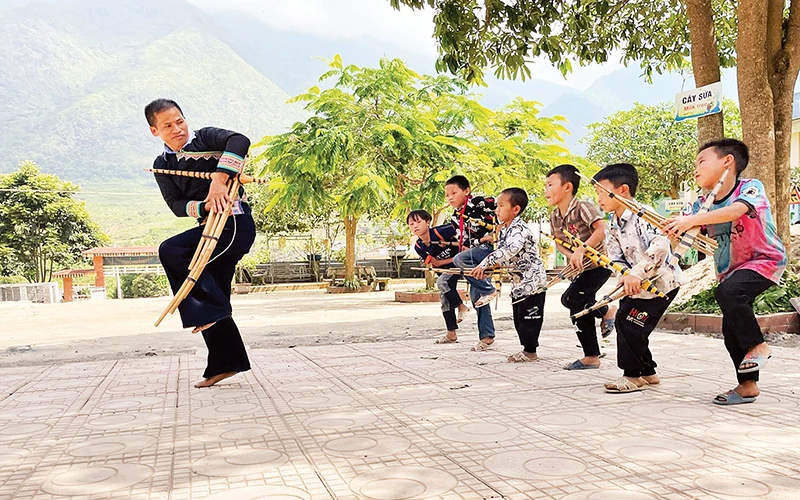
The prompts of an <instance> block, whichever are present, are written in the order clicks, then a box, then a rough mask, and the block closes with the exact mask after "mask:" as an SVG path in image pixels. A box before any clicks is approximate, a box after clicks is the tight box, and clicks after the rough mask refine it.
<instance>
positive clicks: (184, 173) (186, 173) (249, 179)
mask: <svg viewBox="0 0 800 500" xmlns="http://www.w3.org/2000/svg"><path fill="white" fill-rule="evenodd" d="M145 172H153V173H154V174H160V175H177V176H179V177H192V178H194V179H208V180H211V174H213V173H214V172H196V171H192V170H165V169H160V168H148V169H145ZM236 177H237V178H238V179H239V184H250V183H255V184H267V183H269V179H259V178H257V177H253V176H252V175H247V174H239V175H237V176H236Z"/></svg>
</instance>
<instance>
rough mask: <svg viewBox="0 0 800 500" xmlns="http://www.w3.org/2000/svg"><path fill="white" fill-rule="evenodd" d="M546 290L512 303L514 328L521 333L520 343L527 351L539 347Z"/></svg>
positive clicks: (518, 333)
mask: <svg viewBox="0 0 800 500" xmlns="http://www.w3.org/2000/svg"><path fill="white" fill-rule="evenodd" d="M546 295H547V293H546V292H542V293H537V294H536V295H528V296H527V297H522V298H520V299H517V300H515V301H514V302H512V303H511V308H512V309H513V311H514V328H515V329H516V330H517V335H519V343H520V344H522V348H523V349H524V350H525V352H536V348H537V347H539V333H541V331H542V323H544V299H545V296H546Z"/></svg>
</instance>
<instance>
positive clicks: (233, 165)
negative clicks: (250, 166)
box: [217, 151, 244, 174]
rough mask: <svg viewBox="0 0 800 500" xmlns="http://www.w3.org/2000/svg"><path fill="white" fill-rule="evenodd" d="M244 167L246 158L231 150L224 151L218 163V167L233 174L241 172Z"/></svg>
mask: <svg viewBox="0 0 800 500" xmlns="http://www.w3.org/2000/svg"><path fill="white" fill-rule="evenodd" d="M243 168H244V158H242V157H241V156H239V155H237V154H236V153H231V152H230V151H225V152H224V153H222V156H220V158H219V163H218V164H217V169H222V170H225V171H226V172H228V173H233V174H240V173H241V172H242V169H243Z"/></svg>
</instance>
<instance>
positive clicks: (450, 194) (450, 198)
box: [444, 184, 470, 208]
mask: <svg viewBox="0 0 800 500" xmlns="http://www.w3.org/2000/svg"><path fill="white" fill-rule="evenodd" d="M469 192H470V190H469V188H467V189H461V188H460V187H458V186H457V185H455V184H448V185H446V186H445V187H444V197H445V198H446V199H447V203H448V204H449V205H450V206H451V207H453V208H461V207H463V206H464V202H466V201H467V197H468V196H469Z"/></svg>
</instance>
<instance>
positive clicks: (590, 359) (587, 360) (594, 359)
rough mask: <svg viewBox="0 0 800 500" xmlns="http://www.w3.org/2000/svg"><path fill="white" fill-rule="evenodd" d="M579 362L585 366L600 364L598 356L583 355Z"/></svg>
mask: <svg viewBox="0 0 800 500" xmlns="http://www.w3.org/2000/svg"><path fill="white" fill-rule="evenodd" d="M581 363H583V364H584V365H586V366H600V356H584V357H583V358H581Z"/></svg>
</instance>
